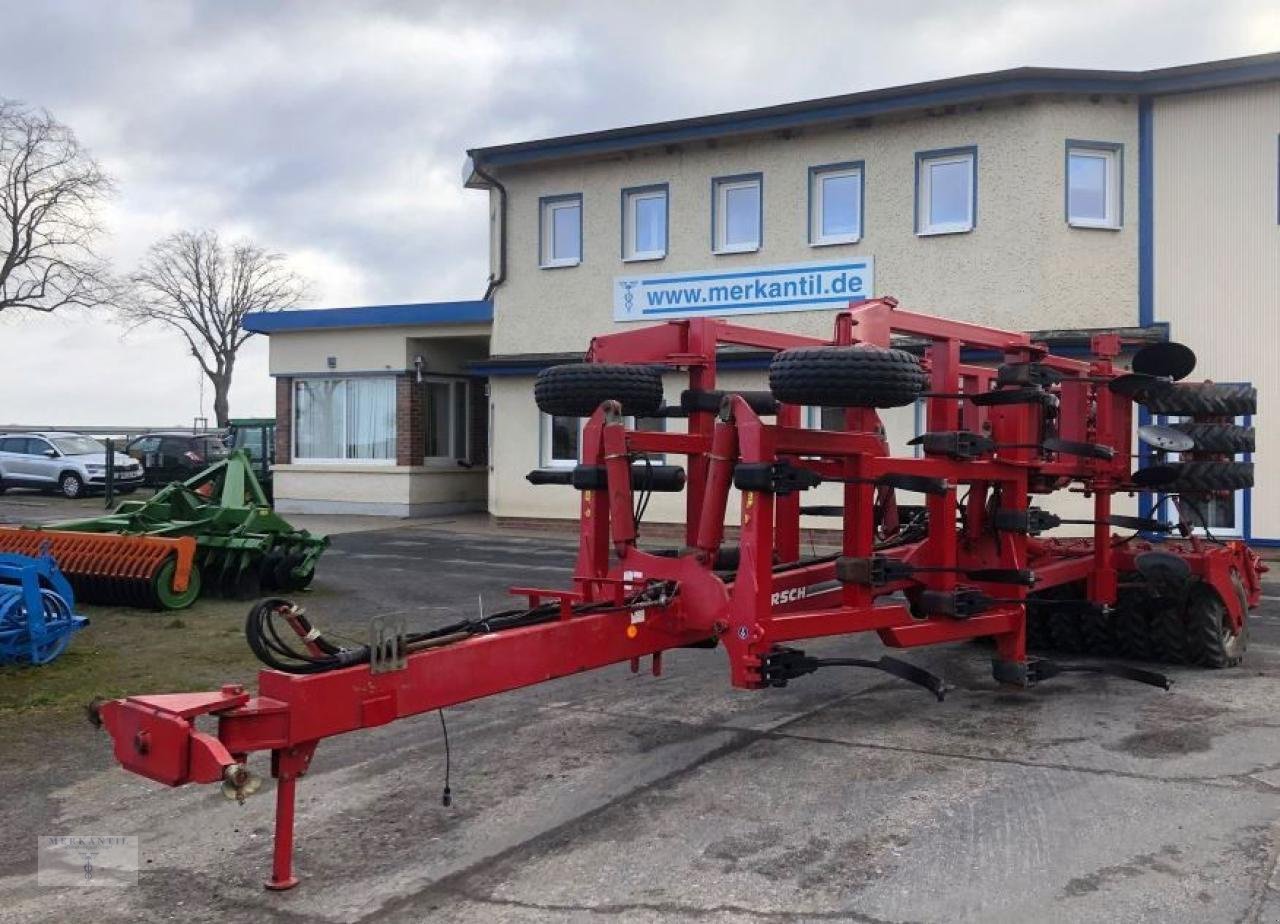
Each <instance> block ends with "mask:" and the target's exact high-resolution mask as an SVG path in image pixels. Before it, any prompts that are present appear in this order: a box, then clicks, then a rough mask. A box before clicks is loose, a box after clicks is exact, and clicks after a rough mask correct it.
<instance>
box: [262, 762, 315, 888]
mask: <svg viewBox="0 0 1280 924" xmlns="http://www.w3.org/2000/svg"><path fill="white" fill-rule="evenodd" d="M315 750H316V742H314V741H310V742H307V743H306V744H300V745H296V746H294V747H291V748H285V749H284V750H280V751H272V752H271V772H272V775H273V776H275V777H276V780H277V783H276V830H275V841H274V843H273V845H272V850H271V878H270V879H269V880H267V881H266V882H265V883H263V885H264V886H265V887H266V888H268V889H270V890H271V891H272V892H284V891H285V890H287V889H292V888H293V887H294V886H296V885H297V884H298V877H297V876H295V875H294V874H293V811H294V796H295V793H296V790H297V786H298V777H300V776H302V775H303V774H305V773H306V772H307V767H308V766H310V765H311V755H312V754H314V753H315Z"/></svg>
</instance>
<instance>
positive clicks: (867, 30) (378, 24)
mask: <svg viewBox="0 0 1280 924" xmlns="http://www.w3.org/2000/svg"><path fill="white" fill-rule="evenodd" d="M0 22H2V23H3V24H4V26H3V30H4V42H3V48H4V51H3V53H2V54H0V96H5V97H9V98H11V99H19V100H23V101H25V102H27V103H30V104H33V105H37V106H43V107H46V108H48V109H49V110H50V111H52V112H53V113H54V115H56V116H57V117H58V118H59V119H61V120H62V121H64V122H66V123H67V124H69V125H70V126H72V127H73V128H74V129H75V131H76V132H77V133H78V134H79V136H80V138H81V140H82V141H83V142H85V143H86V144H87V145H88V147H89V148H90V149H91V150H92V151H93V153H94V154H95V155H96V156H97V157H98V158H99V159H100V160H101V161H102V163H103V164H104V166H105V167H106V168H107V169H108V170H109V171H110V173H111V174H112V175H113V176H114V177H115V178H116V180H117V182H118V185H119V193H118V196H117V197H116V199H115V201H114V202H113V203H112V205H111V207H110V210H109V213H108V215H107V219H108V222H107V223H108V225H109V227H110V230H111V237H110V239H109V240H107V241H106V242H105V245H104V250H105V252H106V253H107V254H108V255H109V256H110V257H111V259H112V260H113V261H114V263H115V265H116V267H117V268H118V269H119V270H121V271H127V270H128V269H130V268H131V267H132V266H133V265H134V264H135V263H136V261H137V260H138V259H139V257H140V255H141V254H142V253H143V251H144V250H145V249H146V247H147V246H148V245H149V244H151V243H152V242H153V241H154V240H156V239H157V238H159V237H161V236H163V235H166V234H168V233H170V232H173V231H176V230H179V229H183V228H203V227H209V228H216V229H217V230H218V231H220V232H221V233H222V234H223V235H224V236H227V237H236V236H239V235H246V236H249V237H251V238H253V239H254V240H255V241H257V242H258V243H261V244H263V245H265V246H267V247H270V248H272V249H276V250H280V251H283V252H285V253H287V254H288V255H289V256H290V258H291V260H292V263H293V265H294V266H295V268H297V269H298V270H299V271H300V272H302V273H304V274H305V275H307V276H309V277H310V278H311V279H312V280H313V282H314V290H315V297H314V305H316V306H340V305H361V304H378V303H383V304H385V303H399V302H415V301H433V300H446V299H460V298H479V297H480V295H481V294H482V293H483V291H484V284H485V276H486V274H487V256H486V252H485V247H486V243H485V226H484V225H485V216H486V201H485V196H484V194H483V193H481V192H477V191H470V190H465V189H463V188H462V183H461V168H462V161H463V157H464V151H465V149H466V148H468V147H476V146H482V145H486V144H496V143H501V142H508V141H521V140H526V139H531V138H539V137H545V136H550V135H559V134H566V133H571V132H579V131H590V130H593V129H600V128H609V127H614V126H619V125H628V124H632V123H636V122H648V121H656V120H663V119H672V118H680V117H684V116H693V115H701V114H705V113H710V112H719V111H724V110H729V109H740V108H747V107H752V106H762V105H768V104H772V103H780V102H786V101H790V100H797V99H806V98H810V97H815V96H829V95H833V94H838V93H847V92H853V91H857V90H864V89H871V88H875V87H884V86H893V85H895V84H901V83H909V82H913V81H917V80H927V79H931V78H938V77H950V76H955V75H959V74H966V73H973V72H978V71H987V70H995V69H999V68H1005V67H1013V66H1018V65H1046V66H1060V67H1083V68H1099V67H1101V68H1117V69H1145V68H1149V67H1159V66H1164V65H1174V64H1186V63H1192V62H1196V61H1204V60H1212V59H1216V58H1226V57H1234V56H1237V55H1246V54H1255V53H1259V52H1266V51H1276V50H1280V3H1277V2H1275V0H1272V2H1232V0H1212V2H1170V3H1148V2H1136V0H1109V2H1101V3H1096V2H1082V0H1074V2H1069V3H1050V2H1038V0H1028V2H1020V3H1019V2H996V0H991V2H985V0H969V2H966V3H923V2H907V3H902V2H876V3H872V2H853V0H843V2H816V0H815V2H803V0H787V2H764V0H760V2H743V3H725V2H721V3H712V2H702V3H699V2H693V0H678V2H630V3H621V2H618V3H609V2H595V3H590V2H583V3H568V2H565V3H550V2H546V3H539V2H523V3H509V4H508V3H500V2H493V0H489V2H486V3H474V2H469V3H451V2H445V3H429V2H415V3H409V2H404V3H390V2H386V3H376V2H363V3H360V2H354V0H351V2H321V0H306V2H301V0H300V2H293V3H285V2H281V3H265V2H264V3H251V2H216V0H204V2H201V0H188V2H184V0H162V2H154V3H143V2H129V0H114V2H111V3H102V2H98V0H78V2H55V0H40V2H31V0H0ZM602 297H604V296H603V295H602ZM236 375H237V380H236V385H235V388H234V390H233V392H232V404H231V407H232V413H233V414H234V415H250V414H259V413H267V414H270V413H274V408H273V397H272V395H273V391H272V388H271V384H270V381H269V379H268V378H267V374H266V340H265V338H261V337H259V338H255V339H254V340H252V341H250V342H249V344H248V345H247V346H246V347H245V351H244V354H243V359H242V362H241V365H240V366H239V367H238V369H237V373H236ZM200 397H201V394H200V381H199V376H198V375H197V370H196V366H195V365H194V363H193V362H192V361H191V360H190V359H189V358H187V357H184V355H183V351H182V347H181V344H180V342H179V341H177V339H176V338H175V337H173V336H170V335H167V334H164V333H163V332H159V331H154V332H153V331H147V332H135V333H132V334H129V335H128V336H127V337H124V338H123V339H122V337H121V333H120V330H119V327H118V326H117V325H115V324H113V323H112V322H111V320H110V319H109V318H107V317H85V316H83V315H75V314H71V313H67V314H63V315H58V316H52V317H51V316H47V315H28V316H22V315H19V314H17V313H15V312H4V313H3V314H0V423H40V424H51V423H56V424H61V425H77V424H83V425H89V424H111V423H119V424H150V425H165V424H177V423H189V422H190V421H191V419H192V418H193V417H195V416H196V415H197V414H198V413H200ZM211 402H212V395H211V393H210V391H209V389H208V388H207V387H206V388H205V389H204V409H203V410H204V413H205V414H209V415H211V413H212V411H211Z"/></svg>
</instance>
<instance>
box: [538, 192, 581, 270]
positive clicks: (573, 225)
mask: <svg viewBox="0 0 1280 924" xmlns="http://www.w3.org/2000/svg"><path fill="white" fill-rule="evenodd" d="M539 203H540V209H541V212H542V215H541V219H540V220H541V225H540V230H539V234H538V247H539V249H540V250H541V253H540V254H539V256H538V259H539V261H540V262H541V264H542V267H543V268H544V269H552V268H555V267H558V266H577V265H578V264H579V263H581V262H582V196H581V195H579V194H577V193H575V194H573V195H570V196H546V197H544V198H542V199H540V200H539Z"/></svg>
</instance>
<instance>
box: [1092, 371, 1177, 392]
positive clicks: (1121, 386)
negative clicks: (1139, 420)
mask: <svg viewBox="0 0 1280 924" xmlns="http://www.w3.org/2000/svg"><path fill="white" fill-rule="evenodd" d="M1168 384H1169V380H1168V379H1162V378H1160V377H1158V376H1154V375H1147V374H1146V373H1143V372H1129V373H1126V374H1125V375H1121V376H1117V377H1116V378H1114V379H1112V380H1111V381H1110V382H1108V383H1107V387H1108V388H1110V389H1111V390H1112V391H1114V392H1115V393H1116V394H1118V395H1127V396H1128V397H1130V398H1133V397H1136V396H1138V395H1140V394H1142V393H1143V392H1145V391H1150V390H1151V389H1153V388H1159V387H1160V386H1161V385H1168Z"/></svg>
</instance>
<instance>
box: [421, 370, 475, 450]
mask: <svg viewBox="0 0 1280 924" xmlns="http://www.w3.org/2000/svg"><path fill="white" fill-rule="evenodd" d="M468 385H469V383H468V382H467V381H466V380H465V379H428V380H427V381H426V382H425V383H424V387H425V388H426V393H427V394H426V398H427V400H426V405H427V426H426V434H427V445H426V450H425V452H424V453H423V454H424V455H425V456H426V458H427V460H428V461H431V460H444V459H448V460H450V461H456V460H458V459H462V460H463V461H466V460H467V459H469V458H470V447H469V445H468V440H467V421H468V420H469V419H470V414H469V413H468V411H469V409H470V401H471V395H470V389H469V387H468Z"/></svg>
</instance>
